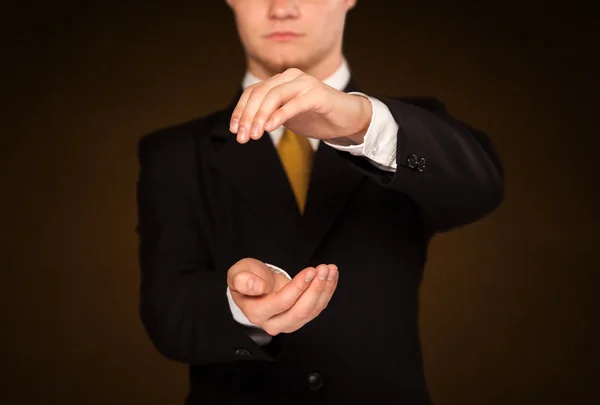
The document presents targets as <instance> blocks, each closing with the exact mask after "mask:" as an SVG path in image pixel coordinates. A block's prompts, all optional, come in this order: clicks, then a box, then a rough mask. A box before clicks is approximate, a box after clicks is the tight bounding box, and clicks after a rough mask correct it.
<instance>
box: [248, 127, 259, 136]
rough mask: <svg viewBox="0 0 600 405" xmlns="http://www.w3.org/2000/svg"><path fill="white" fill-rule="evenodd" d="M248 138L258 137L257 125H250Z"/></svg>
mask: <svg viewBox="0 0 600 405" xmlns="http://www.w3.org/2000/svg"><path fill="white" fill-rule="evenodd" d="M250 136H251V137H252V138H256V137H257V136H258V125H257V124H254V125H252V130H251V131H250Z"/></svg>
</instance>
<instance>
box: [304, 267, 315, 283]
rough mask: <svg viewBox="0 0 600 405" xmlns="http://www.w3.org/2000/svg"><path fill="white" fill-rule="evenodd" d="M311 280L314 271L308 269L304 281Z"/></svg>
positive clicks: (313, 276)
mask: <svg viewBox="0 0 600 405" xmlns="http://www.w3.org/2000/svg"><path fill="white" fill-rule="evenodd" d="M313 278H315V271H314V270H313V269H310V270H309V271H308V272H307V273H306V278H305V280H306V281H311V280H312V279H313Z"/></svg>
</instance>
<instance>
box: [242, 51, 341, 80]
mask: <svg viewBox="0 0 600 405" xmlns="http://www.w3.org/2000/svg"><path fill="white" fill-rule="evenodd" d="M343 60H344V57H343V55H342V54H341V53H340V54H336V55H334V56H332V57H330V58H327V59H326V60H323V61H322V62H321V63H318V64H317V65H315V66H313V67H310V68H301V67H299V68H300V69H301V70H302V71H303V72H304V73H306V74H308V75H310V76H312V77H315V78H317V79H319V80H321V81H323V80H325V79H326V78H328V77H330V76H331V75H332V74H334V73H335V72H336V71H337V70H338V69H339V68H340V66H341V65H342V63H343ZM247 66H248V72H250V73H251V74H252V75H254V76H256V77H257V78H259V79H260V80H267V79H269V78H271V77H273V76H275V75H276V74H278V73H282V72H280V71H270V70H269V69H268V68H267V67H266V66H264V65H261V64H260V63H258V62H257V61H256V60H254V59H248V61H247Z"/></svg>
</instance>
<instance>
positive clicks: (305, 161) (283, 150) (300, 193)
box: [277, 128, 314, 214]
mask: <svg viewBox="0 0 600 405" xmlns="http://www.w3.org/2000/svg"><path fill="white" fill-rule="evenodd" d="M277 152H278V153H279V158H280V159H281V163H282V165H283V168H284V169H285V173H286V174H287V177H288V180H289V181H290V185H291V186H292V190H293V191H294V196H296V201H297V202H298V208H299V209H300V213H301V214H304V207H305V206H306V196H307V194H308V185H309V182H310V173H311V171H312V164H313V155H314V152H313V149H312V147H311V145H310V142H309V141H308V139H307V138H306V137H304V136H300V135H296V134H295V133H293V132H292V131H290V130H288V129H287V128H286V129H285V131H284V132H283V135H282V136H281V139H280V140H279V144H278V145H277Z"/></svg>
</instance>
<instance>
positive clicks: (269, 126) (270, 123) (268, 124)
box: [265, 120, 274, 130]
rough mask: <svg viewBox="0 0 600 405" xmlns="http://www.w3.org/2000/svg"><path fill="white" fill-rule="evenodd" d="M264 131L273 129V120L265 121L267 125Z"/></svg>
mask: <svg viewBox="0 0 600 405" xmlns="http://www.w3.org/2000/svg"><path fill="white" fill-rule="evenodd" d="M265 129H268V130H270V129H274V128H273V120H269V121H267V123H266V124H265Z"/></svg>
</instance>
